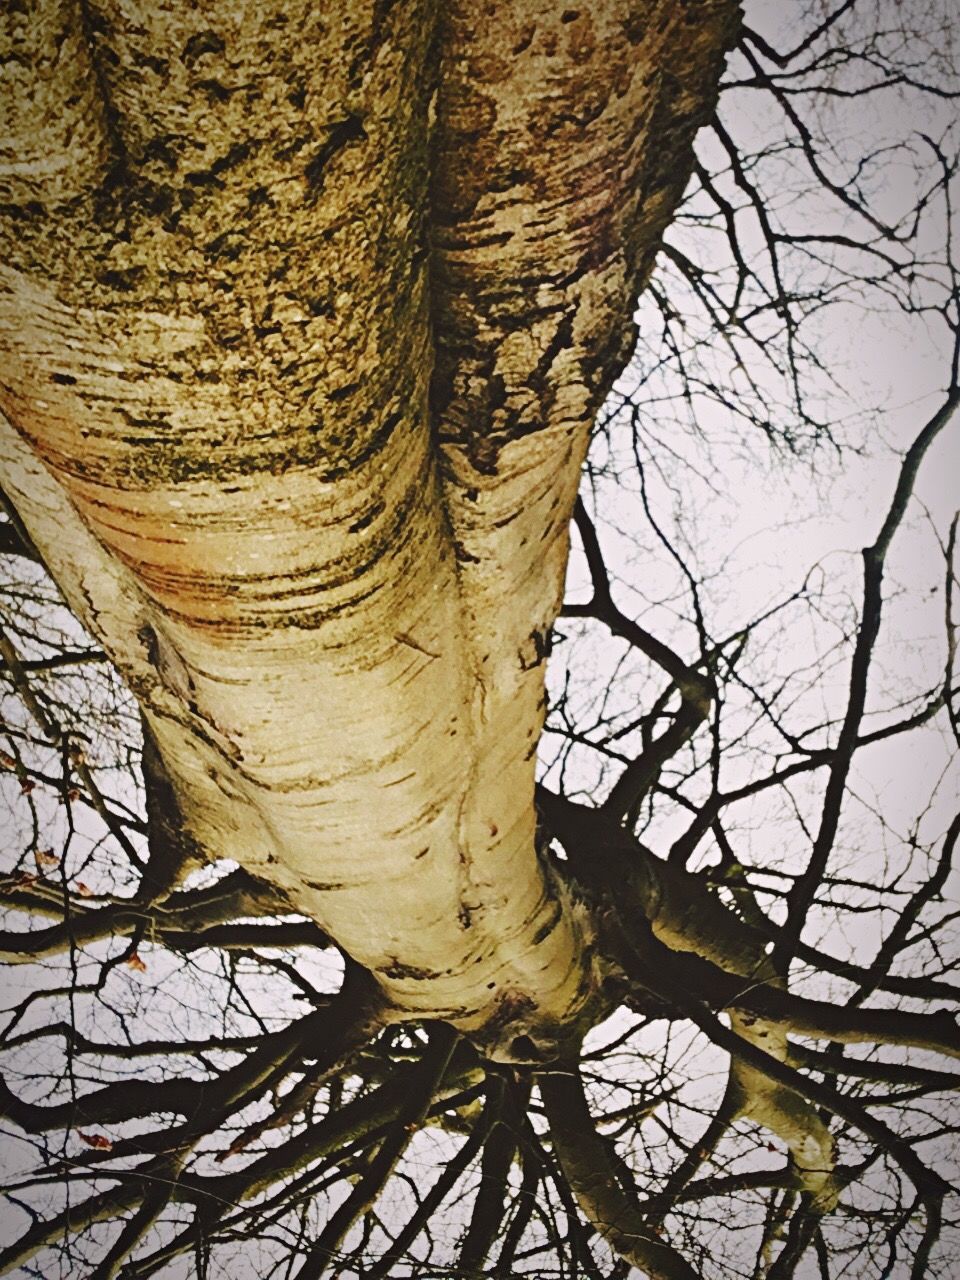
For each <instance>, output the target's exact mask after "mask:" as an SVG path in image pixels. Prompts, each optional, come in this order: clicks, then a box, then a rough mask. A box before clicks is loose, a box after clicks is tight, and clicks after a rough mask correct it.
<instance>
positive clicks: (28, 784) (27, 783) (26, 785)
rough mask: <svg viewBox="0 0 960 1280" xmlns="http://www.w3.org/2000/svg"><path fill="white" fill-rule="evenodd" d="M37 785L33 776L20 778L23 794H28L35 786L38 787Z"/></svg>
mask: <svg viewBox="0 0 960 1280" xmlns="http://www.w3.org/2000/svg"><path fill="white" fill-rule="evenodd" d="M36 785H37V784H36V783H35V782H34V781H33V780H32V779H31V778H21V779H20V792H21V794H22V795H25V796H28V795H29V794H30V792H31V791H33V789H34V787H36Z"/></svg>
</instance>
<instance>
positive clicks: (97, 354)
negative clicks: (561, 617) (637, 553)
mask: <svg viewBox="0 0 960 1280" xmlns="http://www.w3.org/2000/svg"><path fill="white" fill-rule="evenodd" d="M2 22H3V24H4V28H5V31H4V41H5V42H6V43H8V44H9V45H10V49H9V50H8V52H7V53H6V55H5V57H6V59H7V60H6V61H5V62H4V64H3V65H4V68H5V71H6V73H7V86H6V88H5V90H4V100H5V102H8V103H9V106H10V108H11V111H12V120H11V122H10V123H9V124H8V125H7V126H6V127H5V128H4V129H3V131H2V132H3V134H4V135H5V136H4V137H3V138H2V140H0V202H2V211H0V212H2V218H0V262H2V263H3V264H4V266H3V267H2V269H0V272H2V274H0V404H2V407H3V410H4V413H5V414H6V418H7V419H8V423H7V424H6V425H5V429H4V433H3V453H2V457H3V462H4V481H3V483H4V487H5V489H6V490H7V491H8V492H9V494H10V495H11V497H12V499H13V501H14V503H15V505H16V507H17V510H18V512H19V514H20V516H21V517H22V519H23V522H24V524H25V526H26V528H27V530H28V531H29V534H30V537H31V538H32V539H33V541H34V542H35V544H36V546H37V548H38V549H39V551H40V553H41V554H42V556H43V557H44V559H45V560H46V562H47V563H48V565H49V566H50V567H51V570H52V572H53V573H54V576H55V577H56V579H57V581H58V582H59V583H60V585H61V587H62V589H63V591H64V593H65V595H66V596H67V599H68V601H69V602H70V604H71V605H72V607H73V608H74V609H75V611H76V612H77V614H78V616H79V617H80V618H81V619H82V620H83V621H84V623H85V625H86V626H87V627H88V629H89V630H90V631H91V632H92V633H93V634H94V635H95V636H96V637H97V638H98V639H99V641H100V642H101V643H102V645H103V646H104V647H105V649H106V650H107V652H108V653H109V654H110V655H111V657H112V658H113V660H114V661H115V662H116V664H117V666H118V667H119V668H120V670H121V671H122V672H123V673H124V675H125V677H126V678H127V680H128V682H129V684H130V686H131V688H132V689H133V691H134V693H135V694H136V696H137V698H138V700H139V702H140V704H141V706H142V708H143V712H144V716H145V720H146V723H147V725H148V727H149V732H150V734H151V735H152V737H153V739H154V741H155V743H156V746H157V749H158V752H159V758H160V760H161V761H162V767H163V771H164V773H165V775H166V778H165V782H166V783H167V784H169V785H170V786H172V788H173V794H174V795H175V797H176V808H177V811H178V824H179V827H180V833H181V838H182V841H183V844H184V847H185V849H186V850H187V852H188V853H189V855H190V857H193V856H199V857H202V858H206V859H215V858H234V859H236V860H237V861H238V862H240V863H241V864H243V866H244V867H246V868H248V869H249V870H250V871H252V872H254V873H255V874H256V875H257V876H259V877H262V878H264V879H266V880H269V881H271V882H272V883H274V884H276V885H277V886H278V887H279V888H280V889H282V890H283V891H284V893H285V894H286V895H287V897H288V899H289V901H290V902H291V903H292V904H293V906H294V908H295V909H296V910H297V911H299V912H302V913H303V914H305V915H307V916H309V917H311V918H312V919H313V920H315V921H316V922H317V923H318V924H319V925H320V926H321V927H322V928H323V929H324V930H326V931H327V932H328V933H329V934H330V935H331V936H332V937H333V938H335V939H336V941H337V942H338V944H339V945H340V946H341V947H342V948H343V949H344V950H345V951H347V952H348V953H349V954H350V955H351V956H352V957H353V958H354V959H355V960H356V961H357V962H359V963H360V964H361V965H363V966H365V967H366V968H368V969H370V970H371V971H372V972H373V973H374V975H375V977H376V979H377V981H378V982H379V984H380V986H381V988H382V990H383V992H384V994H385V996H386V998H387V1000H388V1002H389V1003H390V1005H392V1006H393V1007H394V1008H395V1009H396V1010H397V1013H398V1016H408V1015H412V1016H420V1015H429V1016H432V1017H442V1018H447V1019H449V1020H451V1021H453V1022H454V1023H455V1024H456V1025H458V1026H459V1027H461V1028H462V1029H464V1030H467V1031H471V1032H474V1033H477V1034H479V1035H481V1036H482V1038H484V1039H485V1041H486V1042H487V1044H488V1046H489V1047H490V1048H491V1049H492V1050H494V1051H496V1052H498V1053H499V1054H501V1055H502V1056H507V1057H509V1056H510V1053H511V1048H510V1044H511V1043H512V1041H513V1039H514V1038H516V1037H518V1036H525V1037H527V1039H525V1040H524V1041H523V1042H522V1043H523V1045H524V1047H525V1049H529V1048H531V1047H532V1048H534V1049H535V1047H536V1045H537V1044H538V1043H539V1044H540V1045H542V1046H543V1047H544V1048H547V1047H549V1046H553V1045H555V1043H556V1042H557V1041H558V1040H560V1039H561V1038H562V1036H563V1034H564V1031H565V1030H566V1031H569V1030H570V1029H571V1028H575V1027H576V1025H577V1022H578V1018H579V1016H580V1015H581V1014H584V1016H588V1015H589V1013H590V1009H591V1005H592V1002H593V1000H594V996H595V992H596V989H597V987H598V980H599V977H600V976H601V975H600V974H599V973H598V972H597V970H598V964H599V961H598V960H597V959H596V956H595V950H594V948H593V947H592V945H591V944H592V941H593V927H592V924H591V920H590V914H589V911H588V909H587V907H586V906H585V905H582V904H578V902H577V901H576V899H575V896H574V895H573V893H572V891H571V890H570V889H569V887H568V886H567V885H566V884H564V883H562V882H561V881H560V880H559V879H558V878H557V877H555V876H554V875H552V874H551V873H549V872H548V871H547V869H546V868H545V867H544V865H543V863H542V862H541V860H540V858H539V857H538V853H537V849H536V843H535V810H534V804H533V788H534V765H535V752H536V748H537V743H538V739H539V736H540V731H541V727H542V722H543V705H544V684H543V675H544V659H545V657H546V653H547V649H548V646H549V635H550V628H551V626H552V623H553V621H554V619H555V617H556V614H557V610H558V608H559V605H560V601H561V592H562V586H563V576H564V570H565V565H566V559H567V548H568V541H567V537H568V535H567V528H568V524H569V520H570V515H571V511H572V507H573V502H574V497H575V494H576V490H577V485H578V480H579V474H580V468H581V464H582V461H583V458H584V455H585V451H586V447H587V442H588V435H589V430H590V425H591V422H592V419H593V416H594V414H595V412H596V409H597V408H598V406H599V404H600V402H601V400H602V398H603V397H604V395H605V394H606V392H607V391H608V390H609V387H610V385H611V382H612V379H613V377H614V376H615V375H616V374H617V372H618V371H619V369H620V368H621V366H622V364H623V361H624V360H625V358H626V356H627V355H628V353H629V350H630V347H631V341H632V326H631V324H630V323H629V321H628V320H625V317H629V315H630V311H631V306H632V299H633V298H634V296H635V295H636V293H637V291H638V290H639V288H640V287H641V286H642V284H643V282H644V279H645V278H646V276H647V274H648V273H649V271H650V268H651V266H652V262H653V258H654V255H655V253H656V251H657V248H658V245H659V242H660V238H661V236H662V233H663V230H664V228H665V226H666V224H667V221H668V219H669V216H670V214H671V212H672V209H673V207H674V206H675V203H676V201H677V199H678V198H679V195H680V193H681V191H682V189H683V186H684V184H685V180H686V177H687V175H688V173H689V169H690V165H691V162H692V139H693V135H694V133H695V131H696V129H697V127H698V125H699V124H700V123H702V122H703V120H704V119H705V118H706V117H707V116H708V115H709V112H710V110H711V109H712V106H713V102H714V98H715V93H716V85H717V81H718V77H719V73H720V69H721V65H722V56H723V51H724V49H725V48H726V47H727V46H728V44H729V42H730V40H731V38H732V36H733V33H734V29H735V22H736V6H735V5H734V4H733V3H731V2H730V0H708V2H707V3H702V4H697V5H682V4H677V3H674V2H673V0H660V2H659V3H658V2H657V0H648V2H647V3H632V4H631V3H626V2H625V0H624V2H616V0H609V2H607V3H603V4H601V5H600V6H591V7H590V8H589V9H587V8H583V9H574V8H569V9H564V8H563V7H562V6H558V5H553V4H548V3H546V2H545V0H544V2H542V3H537V0H513V3H508V4H506V5H500V6H497V7H496V9H495V10H490V8H489V7H488V6H485V5H482V4H479V3H476V2H475V0H464V2H462V3H459V4H453V5H449V6H447V5H444V6H441V7H440V8H439V10H438V8H437V7H435V6H433V5H431V4H426V3H422V2H421V0H398V2H397V3H394V4H376V5H368V4H360V3H348V2H346V0H345V2H344V3H343V4H338V5H336V6H332V9H331V11H330V12H329V13H327V12H326V11H325V8H324V7H318V6H316V5H311V4H306V3H304V4H290V3H288V0H282V2H281V0H273V2H270V0H268V2H267V3H265V4H262V5H259V6H256V7H255V8H251V7H249V6H241V5H229V4H224V3H221V4H216V5H213V4H210V5H207V6H202V7H200V8H197V7H196V6H193V5H186V4H183V3H179V2H177V0H170V2H168V3H164V4H159V5H158V4H143V5H140V4H124V5H120V4H119V3H115V2H113V0H106V2H104V0H91V2H89V3H84V4H82V5H81V4H80V3H66V2H64V3H55V2H54V0H41V2H40V3H39V4H37V5H34V6H33V7H32V8H31V11H30V13H29V14H25V13H21V12H19V10H17V9H16V8H12V9H11V10H10V11H8V12H7V14H6V16H5V17H4V18H3V19H2ZM165 856H169V851H167V852H166V855H165ZM185 865H190V861H189V858H187V860H186V861H185ZM531 1037H532V1038H531Z"/></svg>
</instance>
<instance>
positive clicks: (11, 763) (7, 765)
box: [0, 751, 17, 769]
mask: <svg viewBox="0 0 960 1280" xmlns="http://www.w3.org/2000/svg"><path fill="white" fill-rule="evenodd" d="M16 767H17V762H16V760H14V758H13V756H8V755H7V753H6V752H5V751H0V769H15V768H16Z"/></svg>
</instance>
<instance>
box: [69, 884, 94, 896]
mask: <svg viewBox="0 0 960 1280" xmlns="http://www.w3.org/2000/svg"><path fill="white" fill-rule="evenodd" d="M73 888H74V891H75V892H76V893H78V894H79V895H80V897H81V898H92V897H93V890H92V889H91V888H90V886H89V885H88V884H84V883H83V881H82V880H76V881H74V885H73Z"/></svg>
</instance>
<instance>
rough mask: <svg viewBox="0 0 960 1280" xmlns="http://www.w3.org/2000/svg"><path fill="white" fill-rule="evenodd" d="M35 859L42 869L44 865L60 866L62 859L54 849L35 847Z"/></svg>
mask: <svg viewBox="0 0 960 1280" xmlns="http://www.w3.org/2000/svg"><path fill="white" fill-rule="evenodd" d="M33 860H34V862H35V863H36V864H37V867H38V868H39V870H41V871H42V870H43V869H44V867H59V865H60V859H59V858H58V857H57V855H56V854H55V853H54V852H53V850H52V849H34V851H33Z"/></svg>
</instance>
